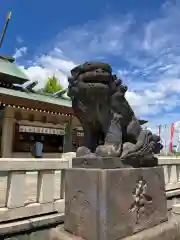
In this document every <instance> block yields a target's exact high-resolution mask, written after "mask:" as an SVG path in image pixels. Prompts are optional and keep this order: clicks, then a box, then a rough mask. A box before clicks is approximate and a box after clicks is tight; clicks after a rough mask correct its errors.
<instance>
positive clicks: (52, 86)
mask: <svg viewBox="0 0 180 240" xmlns="http://www.w3.org/2000/svg"><path fill="white" fill-rule="evenodd" d="M62 89H63V87H62V85H61V84H60V83H59V81H58V79H57V77H56V76H55V75H53V76H52V77H49V78H48V80H47V82H46V84H45V86H44V89H43V92H44V93H55V92H58V91H60V90H62Z"/></svg>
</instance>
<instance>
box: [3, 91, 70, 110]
mask: <svg viewBox="0 0 180 240" xmlns="http://www.w3.org/2000/svg"><path fill="white" fill-rule="evenodd" d="M1 94H3V95H10V96H12V97H19V98H22V100H23V99H28V100H32V101H40V102H43V103H49V104H53V105H58V106H63V107H71V106H72V105H71V101H70V100H68V99H63V98H56V97H52V96H48V95H43V94H39V93H31V92H29V93H26V92H21V91H17V90H13V89H8V88H2V87H0V95H1Z"/></svg>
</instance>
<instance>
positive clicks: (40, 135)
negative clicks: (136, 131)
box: [0, 56, 146, 158]
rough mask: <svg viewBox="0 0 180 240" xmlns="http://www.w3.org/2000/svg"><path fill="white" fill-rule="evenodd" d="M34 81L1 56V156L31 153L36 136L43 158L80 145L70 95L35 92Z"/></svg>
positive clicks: (59, 154)
mask: <svg viewBox="0 0 180 240" xmlns="http://www.w3.org/2000/svg"><path fill="white" fill-rule="evenodd" d="M35 85H36V84H35V83H34V82H31V81H30V80H29V79H28V77H27V76H26V75H25V74H24V73H23V72H22V71H21V70H20V69H19V68H18V67H17V65H16V64H15V63H14V59H13V58H11V57H6V56H0V132H1V134H0V157H3V158H28V157H32V147H33V145H34V142H35V141H39V140H40V141H42V142H43V157H44V158H59V157H61V154H62V153H63V152H72V151H76V149H77V147H78V146H80V145H82V141H83V131H82V127H81V126H80V123H79V121H78V120H77V118H76V117H75V116H73V110H72V107H71V101H70V99H69V98H67V97H64V96H63V95H61V96H58V97H55V96H53V95H49V94H47V95H46V94H40V93H37V92H35V91H34V90H33V88H34V86H35ZM145 122H146V121H144V120H140V123H141V124H144V123H145Z"/></svg>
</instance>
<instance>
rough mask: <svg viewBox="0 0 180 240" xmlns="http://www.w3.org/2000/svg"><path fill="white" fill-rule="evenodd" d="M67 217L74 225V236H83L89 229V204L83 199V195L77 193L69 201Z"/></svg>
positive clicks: (79, 192)
mask: <svg viewBox="0 0 180 240" xmlns="http://www.w3.org/2000/svg"><path fill="white" fill-rule="evenodd" d="M68 215H69V216H70V218H71V220H72V221H73V224H74V232H73V234H74V235H77V236H82V237H83V236H85V232H86V231H87V230H88V229H91V226H90V225H91V223H92V222H93V219H91V204H90V202H88V201H87V200H86V199H85V194H84V193H83V192H81V191H77V192H76V195H75V196H73V197H72V198H71V200H70V201H69V207H68Z"/></svg>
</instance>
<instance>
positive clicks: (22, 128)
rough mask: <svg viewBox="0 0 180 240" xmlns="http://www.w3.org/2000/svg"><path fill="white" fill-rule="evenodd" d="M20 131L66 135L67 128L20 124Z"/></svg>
mask: <svg viewBox="0 0 180 240" xmlns="http://www.w3.org/2000/svg"><path fill="white" fill-rule="evenodd" d="M19 132H27V133H42V134H53V135H65V129H59V128H47V127H45V128H43V127H34V126H25V125H19Z"/></svg>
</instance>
